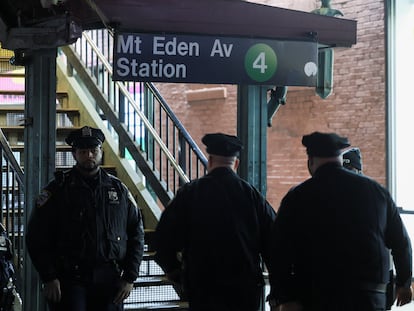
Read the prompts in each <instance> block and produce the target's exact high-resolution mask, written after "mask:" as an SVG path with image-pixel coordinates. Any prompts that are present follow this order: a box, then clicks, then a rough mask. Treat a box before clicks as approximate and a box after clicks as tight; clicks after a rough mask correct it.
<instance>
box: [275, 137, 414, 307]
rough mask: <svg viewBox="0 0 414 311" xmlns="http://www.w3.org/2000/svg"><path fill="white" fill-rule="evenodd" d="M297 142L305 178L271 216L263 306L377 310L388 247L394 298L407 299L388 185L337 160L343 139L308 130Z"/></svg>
mask: <svg viewBox="0 0 414 311" xmlns="http://www.w3.org/2000/svg"><path fill="white" fill-rule="evenodd" d="M302 144H303V145H304V146H305V147H306V151H307V155H308V169H309V172H310V174H311V176H312V177H311V178H310V179H308V180H306V181H305V182H303V183H301V184H300V185H298V186H296V187H295V188H293V189H292V190H290V191H289V192H288V193H287V194H286V196H285V197H284V198H283V200H282V203H281V206H280V208H279V211H278V215H277V217H276V220H275V225H274V231H273V237H272V238H273V241H272V252H271V269H272V272H273V273H272V274H271V280H270V282H271V284H272V285H273V286H272V293H271V295H270V298H271V299H270V300H271V305H273V306H275V307H276V306H278V307H281V308H282V310H286V311H290V310H304V311H308V310H312V311H349V310H352V311H383V310H385V308H386V306H385V305H386V294H385V293H386V285H387V283H388V281H389V267H390V264H389V250H391V254H392V257H393V260H394V264H395V271H396V287H397V288H396V300H397V305H398V306H401V305H404V304H407V303H409V302H411V297H412V292H411V277H412V251H411V242H410V239H409V237H408V234H407V231H406V229H405V227H404V224H403V222H402V220H401V218H400V215H399V212H398V209H397V207H396V205H395V203H394V201H393V200H392V198H391V196H390V194H389V192H388V191H387V190H386V189H385V188H383V187H382V186H381V185H379V184H378V183H377V182H375V181H374V180H372V179H370V178H368V177H366V176H364V175H362V174H355V173H354V172H351V171H350V170H348V169H345V168H344V167H343V166H342V152H343V150H344V148H347V147H349V146H350V144H349V142H348V139H347V138H345V137H341V136H339V135H337V134H335V133H320V132H314V133H312V134H310V135H305V136H303V138H302Z"/></svg>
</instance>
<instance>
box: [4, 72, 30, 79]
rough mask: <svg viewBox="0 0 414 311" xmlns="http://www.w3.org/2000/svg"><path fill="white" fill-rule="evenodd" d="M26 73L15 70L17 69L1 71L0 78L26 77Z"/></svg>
mask: <svg viewBox="0 0 414 311" xmlns="http://www.w3.org/2000/svg"><path fill="white" fill-rule="evenodd" d="M24 77H25V73H24V72H20V71H19V72H15V71H7V72H1V71H0V78H24Z"/></svg>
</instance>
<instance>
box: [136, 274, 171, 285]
mask: <svg viewBox="0 0 414 311" xmlns="http://www.w3.org/2000/svg"><path fill="white" fill-rule="evenodd" d="M172 284H173V283H172V282H171V281H170V280H168V279H167V277H166V276H164V275H160V276H141V277H138V279H137V280H136V281H135V282H134V287H149V286H162V285H172Z"/></svg>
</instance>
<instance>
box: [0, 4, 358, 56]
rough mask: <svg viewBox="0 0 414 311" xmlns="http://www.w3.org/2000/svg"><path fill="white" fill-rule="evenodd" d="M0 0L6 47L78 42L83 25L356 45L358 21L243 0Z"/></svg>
mask: <svg viewBox="0 0 414 311" xmlns="http://www.w3.org/2000/svg"><path fill="white" fill-rule="evenodd" d="M57 1H58V0H1V1H0V42H1V43H2V46H3V47H4V48H7V49H10V50H16V49H38V48H47V47H56V46H61V45H66V44H69V43H72V42H74V41H76V39H77V38H78V37H79V36H80V33H81V32H82V30H87V29H96V28H102V27H105V26H108V27H111V28H112V29H115V30H121V31H130V32H149V33H159V32H163V33H180V34H210V35H223V36H242V37H255V38H260V37H261V38H272V39H279V40H287V39H298V40H309V39H315V38H316V40H317V41H318V43H320V44H322V45H327V46H332V47H351V46H352V45H353V44H355V43H356V22H355V21H353V20H347V19H344V18H336V17H328V16H322V15H317V14H313V13H307V12H301V11H294V10H287V9H282V8H277V7H271V6H266V5H261V4H255V3H250V2H245V1H241V0H198V1H196V0H66V1H61V0H60V1H59V2H58V3H57V4H54V3H53V2H57Z"/></svg>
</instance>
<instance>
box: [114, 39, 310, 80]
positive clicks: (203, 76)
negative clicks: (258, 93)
mask: <svg viewBox="0 0 414 311" xmlns="http://www.w3.org/2000/svg"><path fill="white" fill-rule="evenodd" d="M317 62H318V47H317V42H314V41H294V40H291V41H278V40H267V39H256V38H237V37H220V36H189V35H178V34H147V33H145V34H144V33H118V34H116V36H115V44H114V63H113V65H114V66H113V67H114V68H113V80H116V81H151V82H178V83H213V84H214V83H224V84H269V85H286V86H295V85H296V86H315V85H316V75H317V70H318V63H317Z"/></svg>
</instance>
